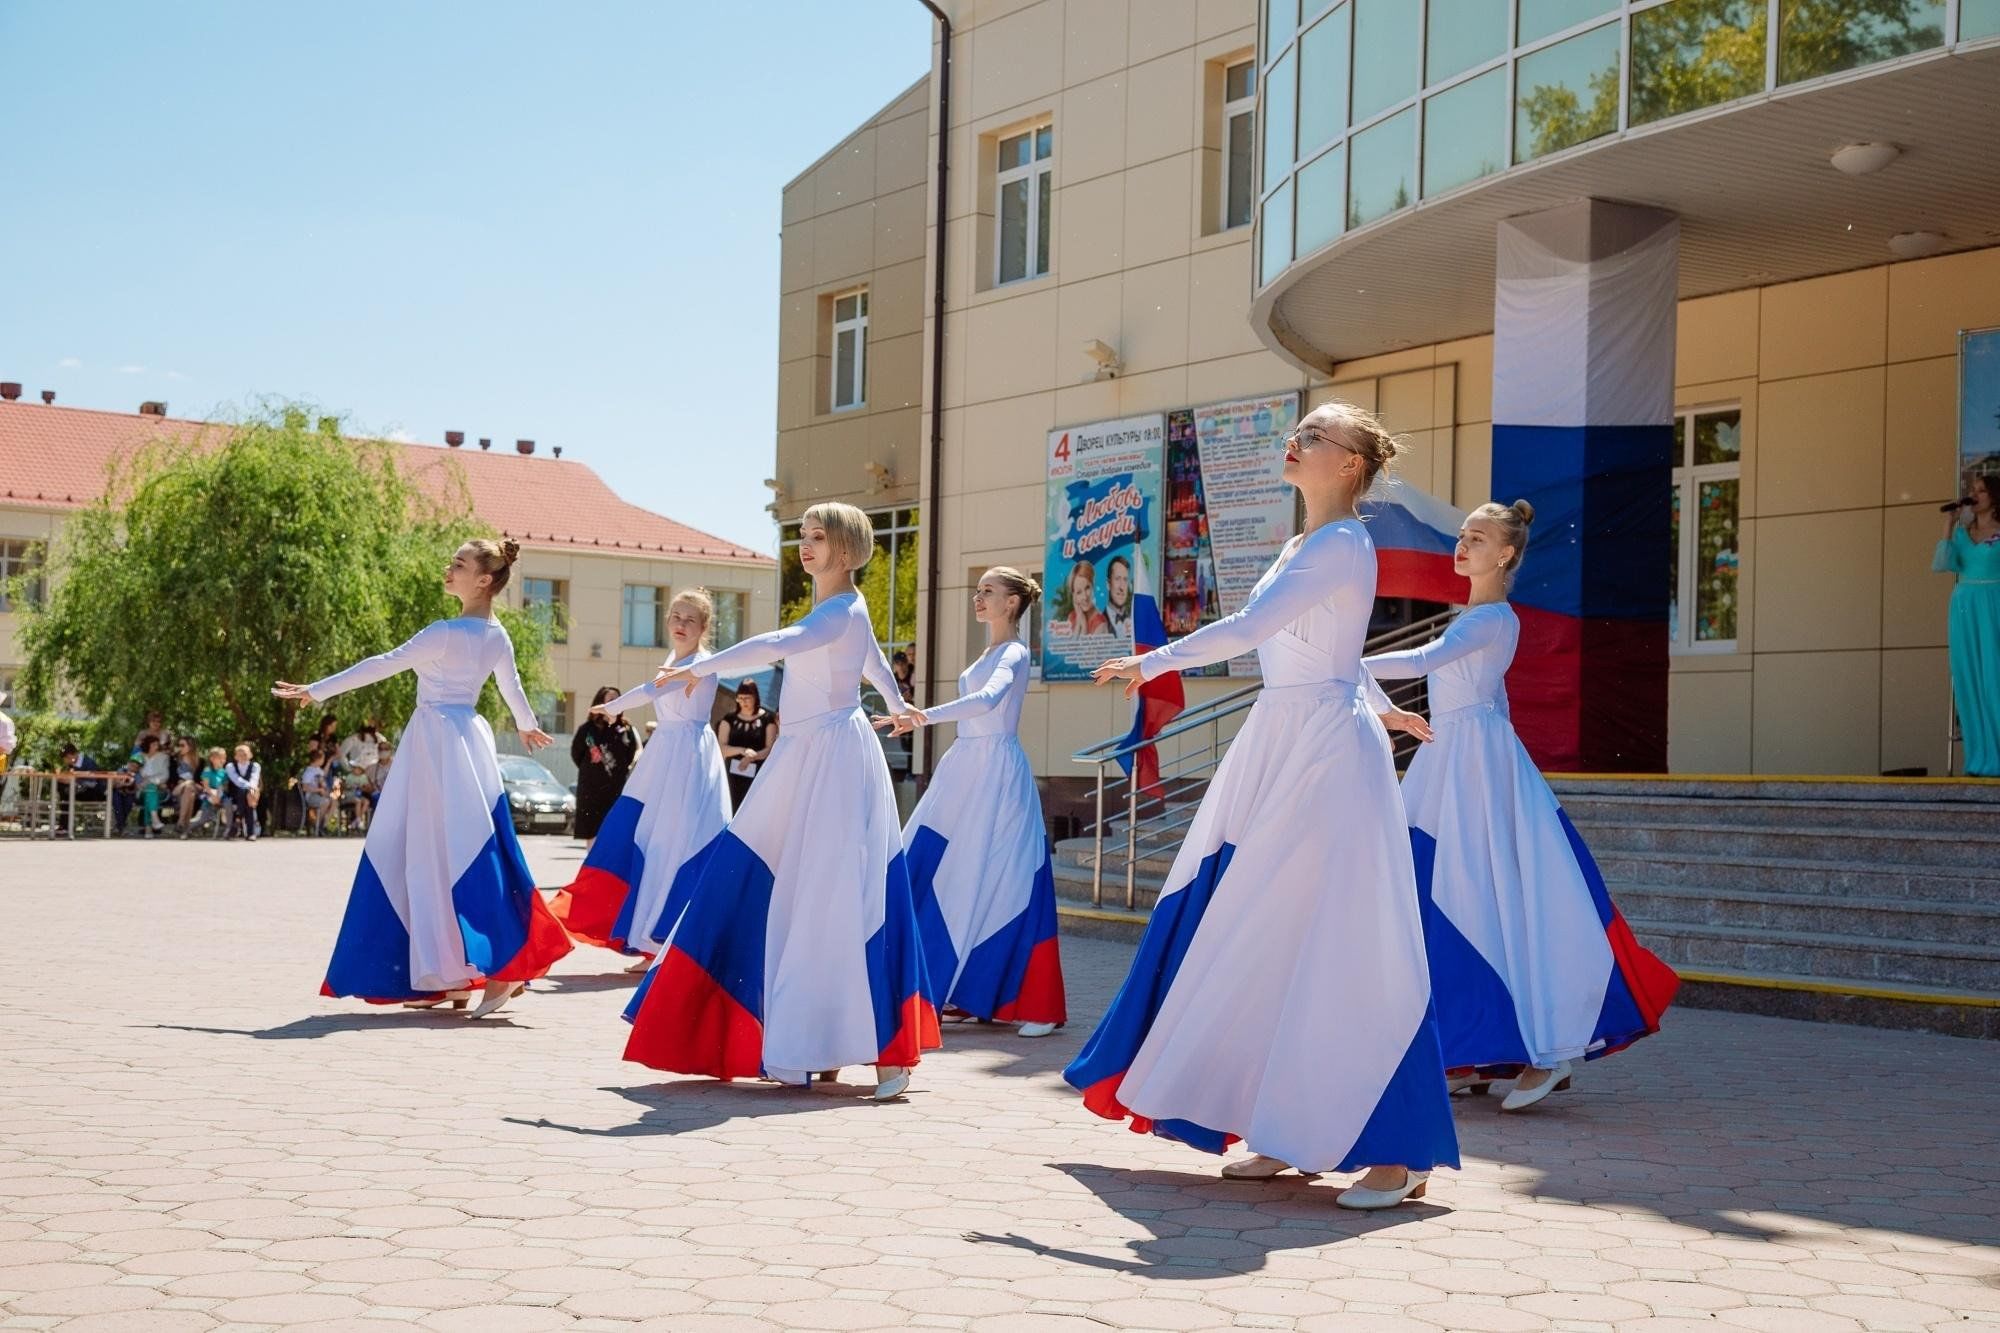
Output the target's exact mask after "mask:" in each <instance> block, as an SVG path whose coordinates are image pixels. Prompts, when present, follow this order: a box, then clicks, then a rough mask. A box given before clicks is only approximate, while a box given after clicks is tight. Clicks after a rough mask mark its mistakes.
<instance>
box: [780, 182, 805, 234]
mask: <svg viewBox="0 0 2000 1333" xmlns="http://www.w3.org/2000/svg"><path fill="white" fill-rule="evenodd" d="M812 215H813V181H812V177H811V175H806V176H802V177H800V178H799V179H798V180H795V181H793V182H792V183H791V184H790V185H787V186H786V187H785V193H784V200H783V203H782V204H781V206H780V212H779V225H780V226H785V227H789V226H791V225H792V224H793V223H796V222H804V221H805V220H806V219H807V218H809V217H811V216H812Z"/></svg>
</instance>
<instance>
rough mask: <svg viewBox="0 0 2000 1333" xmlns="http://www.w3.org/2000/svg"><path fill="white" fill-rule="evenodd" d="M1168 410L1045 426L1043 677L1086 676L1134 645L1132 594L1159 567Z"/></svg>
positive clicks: (1149, 583)
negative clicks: (1046, 499) (1058, 427)
mask: <svg viewBox="0 0 2000 1333" xmlns="http://www.w3.org/2000/svg"><path fill="white" fill-rule="evenodd" d="M1166 434H1167V424H1166V418H1165V416H1163V415H1161V414H1160V413H1157V412H1156V413H1153V414H1152V415H1150V416H1142V417H1125V418H1122V419H1120V420H1117V421H1100V422H1095V423H1092V424H1090V425H1086V426H1071V427H1068V428H1067V429H1064V430H1055V431H1050V432H1049V456H1048V464H1049V491H1048V497H1049V509H1048V538H1049V549H1048V560H1047V563H1046V564H1044V565H1043V582H1044V584H1045V586H1046V589H1047V592H1046V596H1045V600H1044V602H1043V612H1042V617H1043V618H1042V679H1044V680H1052V681H1053V680H1088V679H1090V673H1091V671H1092V670H1093V669H1094V668H1095V667H1097V666H1098V664H1100V663H1102V662H1104V661H1106V660H1108V659H1110V658H1113V657H1122V656H1124V655H1125V654H1127V653H1130V652H1131V651H1132V606H1133V603H1132V599H1133V596H1134V593H1135V592H1136V591H1137V590H1138V589H1141V588H1144V589H1146V590H1148V591H1151V590H1152V588H1153V587H1154V584H1155V578H1156V574H1157V572H1158V570H1159V565H1160V557H1159V550H1160V532H1159V527H1160V523H1159V511H1160V498H1161V497H1160V492H1161V482H1162V480H1163V471H1164V454H1165V446H1166Z"/></svg>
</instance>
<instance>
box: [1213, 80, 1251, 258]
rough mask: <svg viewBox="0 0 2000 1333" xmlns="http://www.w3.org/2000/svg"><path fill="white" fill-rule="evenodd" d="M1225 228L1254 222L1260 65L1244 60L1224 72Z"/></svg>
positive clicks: (1223, 167)
mask: <svg viewBox="0 0 2000 1333" xmlns="http://www.w3.org/2000/svg"><path fill="white" fill-rule="evenodd" d="M1222 98H1223V101H1222V169H1223V202H1222V229H1223V230H1224V231H1228V230H1229V229H1231V228H1232V227H1247V226H1249V225H1250V217H1251V207H1252V202H1253V200H1252V195H1253V193H1254V191H1255V188H1256V187H1255V184H1254V183H1253V181H1252V179H1251V178H1252V175H1253V172H1252V170H1251V168H1252V163H1253V160H1254V159H1253V158H1252V156H1251V154H1252V153H1253V152H1254V151H1255V143H1256V121H1257V67H1256V66H1255V65H1253V64H1251V63H1250V62H1249V61H1247V60H1245V61H1241V62H1239V63H1237V64H1234V65H1231V66H1229V67H1228V68H1227V69H1225V70H1223V71H1222Z"/></svg>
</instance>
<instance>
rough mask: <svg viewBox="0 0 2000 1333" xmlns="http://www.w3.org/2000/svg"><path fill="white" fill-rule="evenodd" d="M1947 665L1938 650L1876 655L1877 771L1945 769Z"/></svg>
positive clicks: (1947, 750)
mask: <svg viewBox="0 0 2000 1333" xmlns="http://www.w3.org/2000/svg"><path fill="white" fill-rule="evenodd" d="M1950 707H1951V660H1950V654H1948V653H1947V652H1946V651H1945V650H1944V649H1942V648H1906V649H1902V650H1899V651H1894V652H1885V653H1883V654H1882V767H1883V768H1884V769H1892V768H1925V769H1929V770H1930V776H1932V777H1943V776H1944V775H1945V771H1946V769H1947V768H1949V767H1950V761H1951V754H1950V750H1951V742H1950V739H1949V738H1950V734H1951V733H1950V730H1949V728H1950V722H1949V720H1948V719H1949V716H1950V714H1949V709H1950Z"/></svg>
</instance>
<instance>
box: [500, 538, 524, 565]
mask: <svg viewBox="0 0 2000 1333" xmlns="http://www.w3.org/2000/svg"><path fill="white" fill-rule="evenodd" d="M500 558H501V559H502V560H505V561H506V562H507V563H508V564H510V565H511V564H513V563H514V562H515V561H516V560H519V559H520V558H521V543H519V542H517V541H515V540H514V539H513V538H511V537H503V538H501V540H500Z"/></svg>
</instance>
